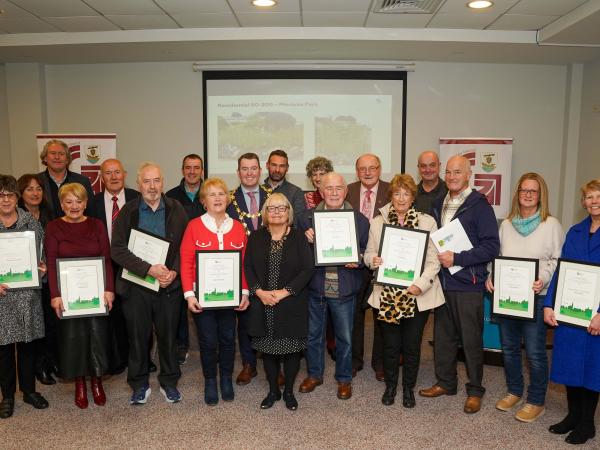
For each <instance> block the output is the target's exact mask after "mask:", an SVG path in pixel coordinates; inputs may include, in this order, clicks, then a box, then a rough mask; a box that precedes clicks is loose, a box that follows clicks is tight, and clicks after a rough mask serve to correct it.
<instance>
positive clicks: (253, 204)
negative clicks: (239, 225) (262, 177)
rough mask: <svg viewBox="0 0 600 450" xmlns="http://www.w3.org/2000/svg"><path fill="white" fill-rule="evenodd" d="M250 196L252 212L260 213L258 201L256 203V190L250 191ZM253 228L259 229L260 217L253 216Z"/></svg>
mask: <svg viewBox="0 0 600 450" xmlns="http://www.w3.org/2000/svg"><path fill="white" fill-rule="evenodd" d="M248 196H249V197H250V214H257V213H258V203H256V192H248ZM252 228H253V229H254V230H258V217H253V218H252Z"/></svg>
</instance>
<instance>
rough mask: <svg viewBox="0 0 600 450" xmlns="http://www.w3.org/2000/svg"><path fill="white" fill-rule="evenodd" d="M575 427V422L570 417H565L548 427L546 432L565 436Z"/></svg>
mask: <svg viewBox="0 0 600 450" xmlns="http://www.w3.org/2000/svg"><path fill="white" fill-rule="evenodd" d="M576 425H577V422H576V420H575V419H573V418H571V416H570V415H567V417H565V418H564V419H563V420H561V421H560V422H558V423H555V424H554V425H550V427H548V431H550V433H554V434H567V433H568V432H569V431H573V430H574V429H575V426H576Z"/></svg>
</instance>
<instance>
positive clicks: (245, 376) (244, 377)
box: [235, 363, 258, 386]
mask: <svg viewBox="0 0 600 450" xmlns="http://www.w3.org/2000/svg"><path fill="white" fill-rule="evenodd" d="M257 374H258V373H257V372H256V367H252V366H251V365H250V364H248V363H245V364H244V366H243V367H242V371H241V372H240V374H239V375H238V376H237V378H236V379H235V384H237V385H238V386H244V385H246V384H248V383H250V382H251V381H252V378H254V377H255V376H256V375H257Z"/></svg>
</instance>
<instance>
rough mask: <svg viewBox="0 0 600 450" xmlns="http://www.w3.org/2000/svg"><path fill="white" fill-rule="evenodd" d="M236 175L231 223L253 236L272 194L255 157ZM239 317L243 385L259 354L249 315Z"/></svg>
mask: <svg viewBox="0 0 600 450" xmlns="http://www.w3.org/2000/svg"><path fill="white" fill-rule="evenodd" d="M237 174H238V178H239V179H240V185H239V186H238V188H237V189H236V190H234V191H231V192H230V193H229V195H230V197H231V203H229V206H227V214H228V215H229V217H231V218H232V219H234V220H239V221H240V222H241V223H242V225H243V226H244V228H245V229H246V233H247V234H250V233H251V232H253V231H254V230H257V229H258V228H260V227H261V226H262V217H261V214H260V211H261V209H262V206H263V204H264V203H265V200H266V199H267V197H268V196H269V195H270V193H271V192H270V190H269V189H268V188H265V187H264V186H261V184H260V160H259V159H258V155H257V154H256V153H245V154H243V155H242V156H240V157H239V158H238V169H237ZM237 316H238V328H237V331H238V343H239V346H240V354H241V356H242V364H243V366H242V371H241V372H240V374H239V375H238V377H237V379H236V380H235V382H236V384H238V385H244V384H248V383H250V381H252V378H254V377H255V376H256V354H255V353H254V350H253V349H252V345H251V341H250V336H249V335H248V313H247V312H246V311H238V312H237Z"/></svg>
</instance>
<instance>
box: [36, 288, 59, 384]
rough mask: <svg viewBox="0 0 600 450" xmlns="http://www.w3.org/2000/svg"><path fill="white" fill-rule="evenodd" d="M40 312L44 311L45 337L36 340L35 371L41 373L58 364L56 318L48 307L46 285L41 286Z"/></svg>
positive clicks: (48, 293) (47, 289)
mask: <svg viewBox="0 0 600 450" xmlns="http://www.w3.org/2000/svg"><path fill="white" fill-rule="evenodd" d="M42 310H43V311H44V328H45V330H46V335H45V336H44V337H43V338H41V339H38V340H36V341H35V342H36V361H35V370H36V371H38V372H41V371H42V370H48V369H51V368H52V367H54V366H56V365H57V362H58V357H57V354H58V350H57V348H58V339H57V333H58V332H57V328H58V317H56V312H54V310H53V309H52V307H51V306H50V288H49V287H48V283H43V284H42Z"/></svg>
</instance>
